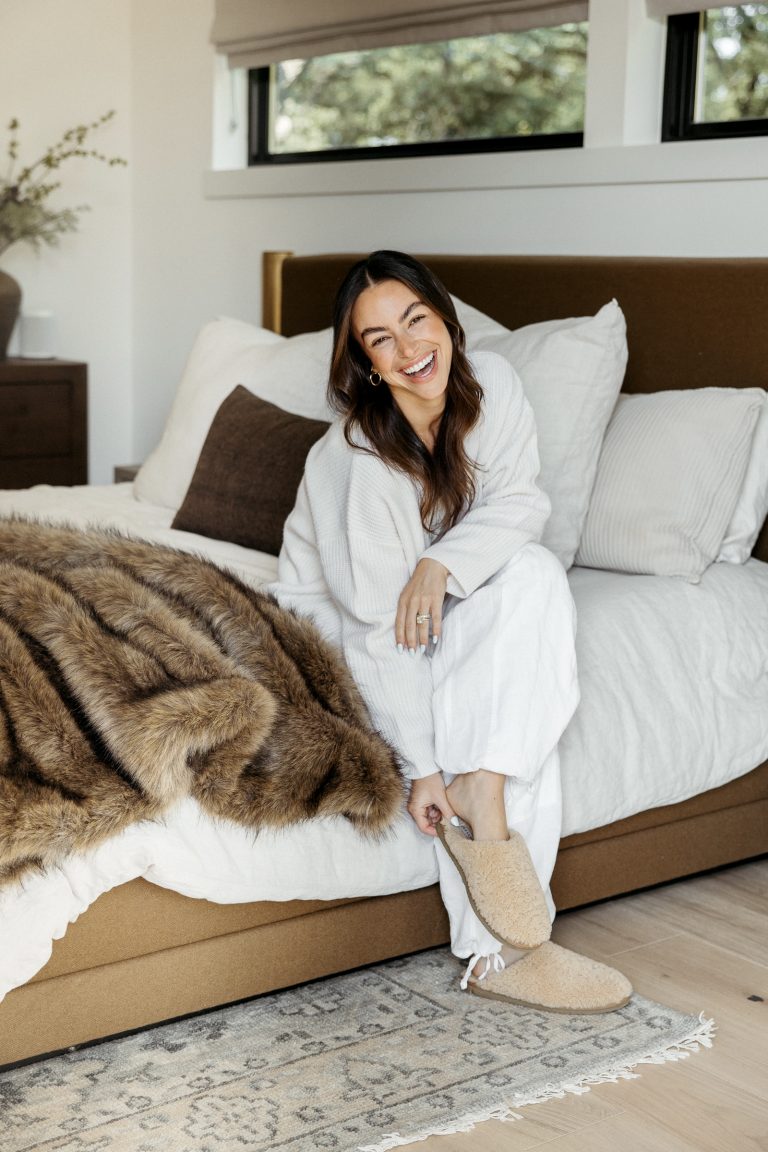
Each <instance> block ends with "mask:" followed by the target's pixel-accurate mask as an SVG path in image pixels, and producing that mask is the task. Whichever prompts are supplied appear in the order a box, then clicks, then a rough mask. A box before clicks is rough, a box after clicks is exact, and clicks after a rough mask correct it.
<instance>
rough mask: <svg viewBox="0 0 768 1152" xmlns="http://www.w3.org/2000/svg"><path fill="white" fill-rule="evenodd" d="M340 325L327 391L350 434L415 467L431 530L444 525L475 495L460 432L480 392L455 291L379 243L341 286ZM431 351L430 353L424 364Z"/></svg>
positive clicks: (408, 469) (410, 469)
mask: <svg viewBox="0 0 768 1152" xmlns="http://www.w3.org/2000/svg"><path fill="white" fill-rule="evenodd" d="M335 326H336V330H337V332H338V339H337V341H336V343H335V346H334V359H333V364H332V366H331V379H330V384H329V399H330V401H331V404H332V405H333V406H334V407H335V409H336V410H337V411H338V412H340V413H341V415H342V416H343V417H344V420H345V433H346V436H347V439H348V441H349V442H350V443H352V442H353V438H354V433H355V431H356V430H359V431H360V432H362V433H363V435H364V436H365V437H366V439H367V440H368V441H369V442H370V443H371V444H372V445H374V446H375V450H376V452H377V453H378V454H379V455H380V456H381V458H382V460H384V461H385V462H386V463H387V464H389V465H390V466H391V467H393V468H395V469H398V470H399V471H402V472H405V473H406V474H407V475H409V476H411V477H412V478H413V480H414V481H415V482H416V483H417V484H418V485H419V487H420V490H421V493H422V495H421V520H422V525H423V527H424V529H425V531H428V532H430V533H432V534H439V533H442V532H444V531H445V530H446V529H448V528H450V527H452V526H453V525H454V524H455V523H456V522H457V520H458V518H459V517H460V516H461V515H462V513H463V512H464V511H465V510H466V508H467V507H468V505H469V504H470V503H471V501H472V498H473V496H474V479H473V472H472V466H471V462H470V460H469V459H468V457H467V453H466V451H465V447H464V441H465V438H466V436H467V434H468V432H469V431H470V429H471V428H472V427H473V426H474V425H475V424H476V423H477V420H478V417H479V414H480V400H481V396H482V390H481V388H480V386H479V385H478V383H477V380H476V379H475V377H474V375H473V373H472V370H471V368H470V365H469V363H468V361H467V358H466V356H465V354H464V333H463V331H462V329H461V327H460V325H459V322H458V319H457V316H456V310H455V308H454V306H453V301H452V300H451V297H450V295H449V294H448V292H447V291H446V290H445V288H444V286H443V285H442V284H441V283H440V281H439V280H438V279H437V277H436V276H434V275H433V274H432V273H431V272H430V271H429V269H427V268H426V267H425V266H424V265H423V264H421V262H420V261H418V260H413V259H412V258H411V257H409V256H406V255H405V254H404V253H400V252H386V251H382V252H375V253H373V255H372V256H370V257H369V258H368V260H367V261H362V262H361V263H360V264H359V265H358V266H357V268H356V270H354V271H353V272H352V273H351V274H350V275H349V277H348V278H347V280H346V281H345V283H344V284H343V285H342V288H341V290H340V292H339V295H338V297H337V300H336V315H335ZM425 356H426V357H428V358H429V357H432V356H433V357H434V359H433V360H431V361H430V359H427V361H426V362H425V364H424V365H423V367H422V368H421V369H419V362H420V361H421V360H423V359H424V357H425ZM414 369H416V373H414ZM375 376H377V377H379V378H380V379H381V380H383V381H384V382H385V384H386V387H384V388H381V387H378V385H377V384H376V381H375V380H374V377H375Z"/></svg>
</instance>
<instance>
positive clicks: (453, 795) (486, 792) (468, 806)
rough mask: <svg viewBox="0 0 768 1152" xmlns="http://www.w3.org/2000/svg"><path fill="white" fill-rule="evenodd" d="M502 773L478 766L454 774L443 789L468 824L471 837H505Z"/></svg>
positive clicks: (498, 838)
mask: <svg viewBox="0 0 768 1152" xmlns="http://www.w3.org/2000/svg"><path fill="white" fill-rule="evenodd" d="M504 779H505V778H504V777H503V776H500V775H499V774H498V773H497V772H488V771H486V770H485V769H482V768H481V769H479V770H478V771H477V772H468V773H465V774H462V775H460V776H456V777H454V779H453V780H452V781H451V783H450V784H449V785H448V787H447V789H446V794H447V796H448V799H449V800H450V802H451V807H452V808H453V809H454V811H455V812H456V813H457V814H458V815H459V816H460V817H461V819H462V820H463V821H464V822H465V823H466V824H468V825H469V827H470V828H471V830H472V836H473V838H474V839H475V840H508V839H509V829H508V827H507V817H506V812H505V809H504Z"/></svg>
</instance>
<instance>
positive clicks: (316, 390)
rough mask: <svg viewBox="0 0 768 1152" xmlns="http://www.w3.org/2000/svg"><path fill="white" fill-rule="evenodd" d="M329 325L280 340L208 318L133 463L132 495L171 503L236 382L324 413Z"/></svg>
mask: <svg viewBox="0 0 768 1152" xmlns="http://www.w3.org/2000/svg"><path fill="white" fill-rule="evenodd" d="M330 361H331V329H330V328H327V329H325V330H323V331H322V332H307V333H304V334H302V335H301V336H292V337H291V338H290V339H286V337H284V336H278V335H276V333H274V332H270V331H269V330H268V329H266V328H256V327H254V325H253V324H246V323H245V322H244V321H242V320H232V319H229V318H222V319H219V320H213V321H211V323H210V324H206V325H205V327H204V328H202V329H201V330H200V333H199V334H198V337H197V339H196V340H195V343H194V345H193V346H192V351H191V353H190V355H189V359H188V360H187V364H186V367H185V369H184V373H183V375H182V378H181V382H180V384H179V387H178V390H177V392H176V396H175V398H174V401H173V405H172V407H171V412H170V415H169V416H168V420H167V421H166V425H165V428H164V430H163V435H162V437H161V440H160V443H159V444H158V445H157V447H156V448H155V449H154V451H153V452H152V453H151V455H150V456H149V457H148V458H147V460H146V463H145V464H143V465H142V467H141V468H140V469H139V472H138V475H137V476H136V481H135V485H134V494H135V495H136V496H137V497H138V498H139V500H146V501H148V502H149V503H150V504H160V505H162V506H163V507H165V508H173V509H178V508H179V507H180V506H181V503H182V501H183V500H184V497H185V495H186V492H187V488H188V487H189V483H190V481H191V479H192V476H193V474H194V471H195V466H196V464H197V460H198V457H199V455H200V451H201V449H202V447H203V443H204V441H205V437H206V436H207V434H208V429H209V428H210V426H211V423H212V421H213V418H214V416H215V415H216V413H217V412H218V410H219V407H220V406H221V404H222V402H223V401H224V400H225V399H226V397H227V396H228V395H229V394H230V392H231V391H232V390H233V388H235V387H236V386H237V385H238V384H242V385H244V386H245V387H246V388H247V389H248V390H249V391H250V392H253V393H254V394H255V395H256V396H259V397H260V398H261V399H262V400H268V401H270V403H272V404H277V405H278V406H279V407H280V408H285V409H286V411H288V412H292V413H293V414H294V415H296V416H308V417H311V418H312V419H314V420H331V419H332V413H331V411H330V410H329V408H328V405H327V403H326V400H325V389H326V384H327V382H328V370H329V367H330Z"/></svg>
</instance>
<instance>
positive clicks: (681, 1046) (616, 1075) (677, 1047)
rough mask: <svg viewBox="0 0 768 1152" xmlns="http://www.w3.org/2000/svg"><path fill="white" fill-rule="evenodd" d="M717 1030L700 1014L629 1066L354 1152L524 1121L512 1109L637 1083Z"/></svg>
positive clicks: (706, 1044) (383, 1151) (386, 1151)
mask: <svg viewBox="0 0 768 1152" xmlns="http://www.w3.org/2000/svg"><path fill="white" fill-rule="evenodd" d="M716 1030H717V1026H716V1024H715V1021H714V1020H708V1019H707V1018H706V1017H705V1016H704V1013H703V1012H702V1013H701V1014H700V1015H699V1024H698V1027H697V1028H695V1029H694V1030H693V1032H691V1033H690V1035H688V1036H686V1037H684V1038H683V1039H682V1040H678V1041H677V1043H676V1044H671V1045H670V1046H669V1047H668V1048H662V1049H660V1050H659V1051H657V1052H649V1053H647V1054H646V1055H645V1056H640V1057H638V1059H637V1060H635V1061H634V1062H633V1063H632V1064H624V1065H620V1066H617V1067H616V1068H610V1069H606V1071H605V1072H601V1073H600V1075H599V1076H585V1077H583V1078H582V1079H581V1080H578V1081H576V1082H574V1083H572V1084H563V1085H561V1086H556V1085H554V1084H551V1085H550V1084H547V1085H545V1086H544V1088H542V1090H541V1091H540V1092H538V1093H536V1094H535V1095H533V1096H526V1097H524V1098H523V1097H517V1098H515V1101H514V1105H509V1106H508V1105H503V1104H502V1105H497V1106H495V1107H493V1108H489V1109H486V1110H485V1111H483V1112H472V1113H469V1114H468V1115H466V1116H461V1117H459V1118H457V1119H456V1120H451V1121H449V1122H448V1123H447V1124H441V1125H439V1126H437V1127H430V1129H429V1131H422V1132H419V1133H417V1134H415V1135H413V1136H401V1135H400V1133H399V1132H389V1133H387V1134H386V1135H385V1136H382V1138H381V1140H380V1141H379V1142H378V1144H361V1145H359V1146H358V1149H357V1152H390V1150H391V1149H392V1148H402V1147H404V1146H405V1145H406V1144H417V1143H419V1142H420V1141H421V1140H428V1139H429V1138H430V1136H453V1135H455V1134H457V1133H461V1132H471V1131H473V1129H474V1128H475V1126H476V1125H477V1124H484V1123H485V1122H486V1121H488V1120H500V1121H501V1122H502V1123H506V1122H508V1121H512V1120H522V1119H524V1117H523V1116H522V1115H521V1114H520V1113H519V1112H516V1111H515V1109H516V1108H525V1107H527V1106H528V1105H529V1104H543V1103H545V1102H546V1101H547V1100H561V1099H563V1098H564V1097H565V1096H581V1095H583V1094H584V1093H585V1092H589V1090H590V1088H592V1087H594V1086H595V1085H596V1084H617V1083H618V1082H619V1081H620V1080H638V1079H639V1074H638V1073H637V1072H633V1071H632V1069H633V1068H636V1067H637V1066H638V1065H639V1064H670V1063H674V1062H675V1061H677V1060H687V1059H688V1056H689V1055H690V1054H691V1052H698V1051H699V1049H700V1048H711V1047H712V1040H713V1037H714V1035H715V1032H716Z"/></svg>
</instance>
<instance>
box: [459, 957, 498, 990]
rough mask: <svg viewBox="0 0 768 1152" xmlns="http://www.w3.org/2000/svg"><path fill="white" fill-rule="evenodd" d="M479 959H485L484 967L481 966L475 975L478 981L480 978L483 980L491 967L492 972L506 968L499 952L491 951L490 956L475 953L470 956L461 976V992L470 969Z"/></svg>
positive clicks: (468, 976) (465, 987)
mask: <svg viewBox="0 0 768 1152" xmlns="http://www.w3.org/2000/svg"><path fill="white" fill-rule="evenodd" d="M480 960H485V968H483V970H482V972H481V973H480V975H479V976H478V977H477V980H478V982H479V981H480V980H485V978H486V976H487V975H488V973H489V972H490V971H491V969H493V971H494V972H503V971H504V969H505V968H506V964H505V963H504V957H503V956H502V955H501V952H492V953H491V954H490V956H483V955H482V953H480V952H478V953H476V954H475V955H474V956H472V957H470V961H469V964H467V967H466V970H465V972H464V975H463V976H462V978H461V984H460V987H461V990H462V992H466V990H467V984H469V978H470V976H471V975H472V969H473V968H474V967H475V964H477V963H478V962H479V961H480Z"/></svg>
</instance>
